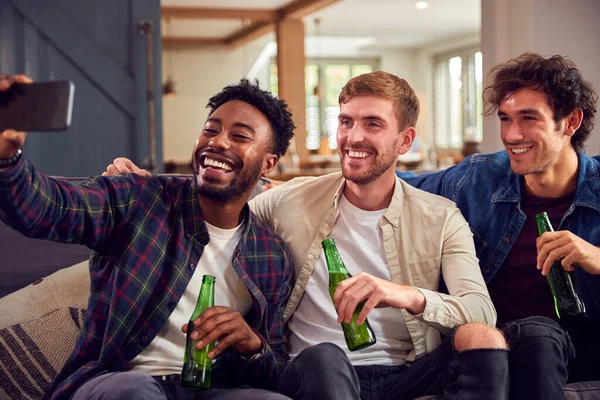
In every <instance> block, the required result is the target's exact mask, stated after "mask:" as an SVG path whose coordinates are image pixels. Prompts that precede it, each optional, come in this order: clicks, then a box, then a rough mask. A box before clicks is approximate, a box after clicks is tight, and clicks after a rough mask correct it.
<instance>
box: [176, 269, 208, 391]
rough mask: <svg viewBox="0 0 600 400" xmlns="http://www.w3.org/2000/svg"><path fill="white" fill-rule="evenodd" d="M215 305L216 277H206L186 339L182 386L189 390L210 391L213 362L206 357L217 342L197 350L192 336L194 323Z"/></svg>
mask: <svg viewBox="0 0 600 400" xmlns="http://www.w3.org/2000/svg"><path fill="white" fill-rule="evenodd" d="M214 304H215V277H214V276H212V275H204V276H203V277H202V287H201V288H200V295H199V296H198V302H197V303H196V308H195V309H194V313H193V314H192V316H191V318H190V322H189V323H188V330H187V335H186V339H185V356H184V360H183V368H182V370H181V386H183V387H184V388H187V389H209V388H210V374H211V369H212V360H211V359H210V358H208V357H207V356H206V355H207V354H208V353H210V351H211V350H212V349H213V347H215V342H214V341H213V342H211V343H209V344H207V345H206V346H204V347H203V348H201V349H197V348H196V341H195V340H193V339H192V338H191V337H190V335H191V334H192V332H193V331H194V329H193V328H194V325H193V324H192V321H194V320H195V319H196V318H198V316H199V315H200V314H202V312H203V311H205V310H206V309H208V308H210V307H212V306H213V305H214Z"/></svg>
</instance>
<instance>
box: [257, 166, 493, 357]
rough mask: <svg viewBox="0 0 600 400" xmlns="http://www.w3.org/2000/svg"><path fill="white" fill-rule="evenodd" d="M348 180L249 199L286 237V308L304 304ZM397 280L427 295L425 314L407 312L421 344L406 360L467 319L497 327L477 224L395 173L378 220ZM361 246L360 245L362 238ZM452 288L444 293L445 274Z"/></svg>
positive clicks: (311, 181) (310, 180) (300, 183)
mask: <svg viewBox="0 0 600 400" xmlns="http://www.w3.org/2000/svg"><path fill="white" fill-rule="evenodd" d="M344 185H345V180H344V178H343V177H342V174H341V173H339V172H338V173H333V174H329V175H325V176H320V177H302V178H296V179H293V180H291V181H289V182H287V183H285V184H283V185H281V186H278V187H276V188H274V189H270V190H268V191H267V192H265V193H263V194H261V195H259V196H257V197H255V198H254V199H253V200H252V201H251V202H250V208H251V209H252V211H253V212H254V213H255V214H256V215H257V216H258V217H259V218H260V219H262V220H263V221H264V222H265V223H267V224H268V225H269V226H270V227H271V228H272V229H273V230H274V231H275V232H276V233H277V234H279V235H280V236H281V237H282V238H283V240H284V241H285V242H286V244H287V245H288V247H289V248H290V251H291V253H292V257H293V260H294V265H295V273H296V283H295V286H294V289H293V291H292V294H291V296H290V299H289V301H288V304H287V306H286V308H285V311H284V319H285V320H286V321H287V320H288V319H289V318H290V316H291V315H292V313H293V312H294V311H295V310H296V308H297V307H298V304H299V302H300V301H301V299H302V296H303V294H304V289H305V288H306V285H307V283H308V280H309V279H310V277H311V275H312V273H313V270H314V268H315V263H316V261H317V259H318V258H319V256H320V254H321V251H322V248H321V241H322V240H323V239H325V238H327V237H328V235H329V233H330V232H331V231H332V229H333V226H334V225H335V221H336V219H337V217H338V215H339V207H338V206H339V199H340V196H341V195H342V192H343V189H344ZM379 232H380V235H381V237H382V241H383V248H384V251H385V259H386V263H387V266H388V269H389V272H390V277H391V280H392V282H394V283H397V284H402V285H411V286H414V287H416V288H417V289H418V290H420V291H421V293H423V295H424V296H425V299H426V306H425V310H424V311H423V313H422V314H419V315H414V314H412V313H410V312H408V311H407V310H402V314H403V315H404V319H405V322H406V325H407V327H408V331H409V333H410V336H411V339H412V342H413V346H414V350H413V351H412V352H411V353H410V354H409V356H408V358H407V361H411V360H414V359H415V358H416V357H419V356H421V355H423V354H425V353H427V352H430V351H432V350H433V349H435V348H436V347H437V346H438V345H439V344H440V332H441V333H448V332H450V331H451V330H452V329H453V328H455V327H457V326H459V325H461V324H464V323H467V322H482V323H485V324H489V325H494V324H495V322H496V311H495V309H494V306H493V305H492V301H491V299H490V297H489V294H488V291H487V288H486V285H485V282H484V280H483V277H482V275H481V271H480V269H479V264H478V261H477V257H476V256H475V246H474V244H473V238H472V234H471V230H470V229H469V225H468V224H467V221H466V220H465V219H464V217H463V216H462V214H461V213H460V211H459V210H458V208H457V207H456V206H455V204H454V203H453V202H451V201H450V200H447V199H445V198H443V197H440V196H437V195H433V194H430V193H427V192H424V191H422V190H419V189H416V188H414V187H412V186H410V185H408V184H407V183H405V182H403V181H402V180H400V179H399V178H396V185H395V187H394V194H393V197H392V201H391V203H390V205H389V207H388V208H387V210H386V211H385V213H384V215H383V217H382V218H381V220H380V221H379ZM356 245H357V246H360V245H361V243H356ZM442 275H443V277H444V282H445V283H446V286H447V288H448V291H449V293H450V294H443V293H439V292H437V290H438V285H439V282H440V276H442Z"/></svg>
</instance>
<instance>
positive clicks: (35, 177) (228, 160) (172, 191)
mask: <svg viewBox="0 0 600 400" xmlns="http://www.w3.org/2000/svg"><path fill="white" fill-rule="evenodd" d="M28 81H29V80H28V79H27V78H25V77H23V76H16V77H15V76H7V75H4V76H0V91H2V92H3V91H7V90H10V87H11V86H12V85H13V83H15V82H16V83H26V82H28ZM1 94H2V93H0V95H1ZM207 107H208V108H209V109H210V115H209V117H208V119H207V120H206V123H205V125H204V128H203V129H202V132H201V133H200V135H199V137H198V140H197V141H196V144H195V147H194V151H193V160H192V162H193V166H194V179H193V180H178V179H170V178H168V177H160V176H154V177H142V176H139V175H136V174H129V175H120V176H110V177H97V178H94V179H90V180H88V181H86V182H85V183H83V184H81V185H75V184H73V183H69V182H67V181H63V180H59V179H50V178H48V177H46V176H45V175H44V174H42V173H41V172H39V171H37V170H35V168H34V167H33V166H32V165H31V164H30V163H29V162H26V161H24V159H23V158H22V153H23V152H22V150H21V148H22V146H23V144H24V142H25V137H26V135H25V133H23V132H15V131H5V132H2V133H0V217H1V218H2V220H3V221H4V222H5V223H6V224H8V225H10V226H12V227H13V228H14V229H16V230H18V231H20V232H21V233H23V234H25V235H27V236H31V237H37V238H45V239H50V240H56V241H62V242H69V243H82V244H86V245H87V246H89V247H90V248H91V249H92V250H93V255H92V258H91V261H90V273H91V294H90V299H89V303H88V308H87V313H86V321H85V324H84V327H83V330H82V334H81V335H80V337H79V340H78V342H77V345H76V348H75V350H74V352H73V354H72V355H71V357H70V358H69V359H68V361H67V363H66V364H65V366H64V368H63V369H62V371H61V372H60V373H59V375H58V376H57V377H56V379H55V381H54V383H53V385H52V388H51V389H50V392H49V393H48V395H52V398H53V399H67V398H73V399H105V398H110V399H127V400H131V399H191V398H194V399H217V398H218V399H261V400H263V399H284V398H286V397H285V396H282V395H280V394H278V393H274V392H270V391H268V390H264V389H273V388H274V386H275V385H276V382H277V378H278V376H279V374H280V372H281V370H282V368H283V367H284V366H285V364H286V361H287V353H286V351H285V348H284V345H285V337H284V332H283V326H284V324H283V321H282V315H283V308H284V306H285V304H286V302H287V300H288V298H289V295H290V291H291V286H292V285H293V266H292V261H291V255H290V254H289V251H288V249H287V248H286V246H285V244H284V243H283V241H282V240H281V239H280V238H279V237H278V236H276V235H275V234H274V233H273V232H272V231H271V230H269V229H268V228H267V227H266V226H265V225H264V224H263V223H262V222H260V221H259V220H257V219H256V217H255V216H254V215H253V214H252V213H251V212H250V210H249V208H248V206H247V204H246V201H247V199H248V196H249V194H250V192H251V190H252V188H253V187H254V185H255V184H256V182H257V181H258V179H259V177H260V176H261V175H264V174H266V173H267V172H269V171H270V170H271V169H272V168H273V167H274V166H275V165H276V163H277V160H278V158H279V157H280V156H282V155H283V154H284V153H285V152H286V150H287V147H288V145H289V141H290V139H291V137H292V135H293V128H294V126H293V123H292V120H291V118H290V116H291V115H290V113H289V111H288V110H287V106H286V104H285V103H284V102H283V101H281V100H277V99H276V98H275V97H273V96H271V95H270V94H269V93H268V92H265V91H263V90H261V89H260V88H259V87H258V85H253V84H251V83H250V82H248V81H247V80H242V81H241V82H240V83H239V84H238V85H235V86H228V87H226V88H225V89H223V91H222V92H220V93H219V94H217V95H215V96H214V97H212V98H211V99H210V100H209V102H208V106H207ZM204 274H209V275H214V276H215V277H216V284H215V304H217V305H216V306H214V307H211V308H209V309H208V310H206V311H205V312H203V313H202V314H201V315H200V316H199V317H198V318H197V319H195V320H194V321H193V325H194V330H195V331H194V332H193V333H192V339H194V340H197V342H196V347H197V348H202V347H204V346H205V345H206V344H207V343H209V342H211V341H214V340H216V341H217V345H216V346H215V347H214V348H213V349H212V350H211V352H210V353H209V354H208V356H209V358H213V359H215V357H217V358H216V359H215V360H214V362H213V372H212V383H213V386H212V388H211V389H209V390H205V391H201V392H196V391H189V390H187V389H183V388H182V387H181V386H180V383H179V380H180V379H179V375H178V374H179V373H180V371H181V369H182V366H183V359H184V349H185V341H186V335H185V332H187V329H191V327H189V328H188V326H187V322H188V319H189V317H190V315H192V312H193V311H194V306H195V304H196V300H197V298H198V293H199V289H200V286H201V282H202V275H204ZM182 331H183V332H182ZM250 387H253V388H262V389H253V388H250Z"/></svg>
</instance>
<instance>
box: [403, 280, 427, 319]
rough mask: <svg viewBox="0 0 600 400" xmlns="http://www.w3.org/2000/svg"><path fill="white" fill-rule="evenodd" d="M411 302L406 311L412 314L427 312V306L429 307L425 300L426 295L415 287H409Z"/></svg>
mask: <svg viewBox="0 0 600 400" xmlns="http://www.w3.org/2000/svg"><path fill="white" fill-rule="evenodd" d="M408 297H409V301H408V303H409V304H408V307H406V309H407V310H408V311H409V312H410V313H412V314H415V315H416V314H421V313H422V312H423V311H425V306H426V305H427V300H426V299H425V295H424V294H423V293H422V292H421V291H420V290H418V289H416V288H414V287H412V286H411V287H409V296H408Z"/></svg>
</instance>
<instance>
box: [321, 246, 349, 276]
mask: <svg viewBox="0 0 600 400" xmlns="http://www.w3.org/2000/svg"><path fill="white" fill-rule="evenodd" d="M325 261H326V262H327V270H328V271H329V273H330V274H347V273H348V270H347V269H346V267H345V266H344V262H343V261H342V257H340V253H339V252H338V251H337V249H336V248H335V247H326V248H325Z"/></svg>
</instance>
